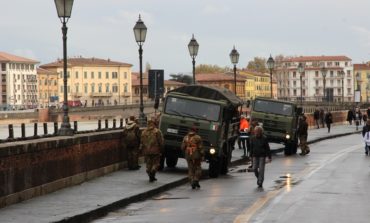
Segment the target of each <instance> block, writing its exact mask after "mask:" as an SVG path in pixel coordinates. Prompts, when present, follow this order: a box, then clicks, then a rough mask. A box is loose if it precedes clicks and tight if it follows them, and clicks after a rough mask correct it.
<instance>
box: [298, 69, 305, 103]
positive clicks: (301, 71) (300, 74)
mask: <svg viewBox="0 0 370 223" xmlns="http://www.w3.org/2000/svg"><path fill="white" fill-rule="evenodd" d="M298 73H299V80H300V86H301V106H302V105H303V93H302V92H303V91H302V75H303V73H304V65H303V63H299V64H298Z"/></svg>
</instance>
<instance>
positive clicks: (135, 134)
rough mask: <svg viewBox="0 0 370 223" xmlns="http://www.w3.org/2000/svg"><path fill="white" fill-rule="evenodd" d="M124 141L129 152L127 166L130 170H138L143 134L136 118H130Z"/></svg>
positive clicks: (124, 133)
mask: <svg viewBox="0 0 370 223" xmlns="http://www.w3.org/2000/svg"><path fill="white" fill-rule="evenodd" d="M122 136H123V138H122V141H123V143H124V147H125V148H126V150H127V166H128V169H129V170H138V169H140V166H139V146H140V137H141V132H140V128H139V126H138V124H137V123H136V122H135V116H130V118H129V120H128V122H127V124H126V126H125V128H124V130H123V135H122Z"/></svg>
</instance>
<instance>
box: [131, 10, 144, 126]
mask: <svg viewBox="0 0 370 223" xmlns="http://www.w3.org/2000/svg"><path fill="white" fill-rule="evenodd" d="M146 31H147V28H146V26H145V24H144V22H143V21H142V20H141V16H140V15H139V20H138V21H137V22H136V24H135V26H134V34H135V40H136V42H137V45H139V60H140V113H139V125H140V127H145V126H146V117H145V114H144V104H143V48H142V46H143V44H144V42H145V37H146Z"/></svg>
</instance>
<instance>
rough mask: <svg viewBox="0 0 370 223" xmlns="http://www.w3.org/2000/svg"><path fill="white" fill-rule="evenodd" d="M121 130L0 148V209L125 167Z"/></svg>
mask: <svg viewBox="0 0 370 223" xmlns="http://www.w3.org/2000/svg"><path fill="white" fill-rule="evenodd" d="M121 132H122V131H121V130H115V131H108V132H100V133H99V132H98V133H88V134H81V135H75V136H73V137H53V138H46V139H37V140H31V141H23V142H16V143H14V142H13V143H5V144H1V145H0V207H3V206H6V205H9V204H13V203H17V202H20V201H23V200H26V199H29V198H32V197H35V196H39V195H43V194H46V193H50V192H53V191H56V190H58V189H61V188H64V187H68V186H72V185H76V184H79V183H82V182H84V181H86V180H89V179H91V178H94V177H98V176H101V175H104V174H107V173H110V172H112V171H116V170H118V169H120V168H122V167H123V166H125V165H126V154H125V151H124V150H123V149H122V147H121V143H122V142H121V137H120V136H121Z"/></svg>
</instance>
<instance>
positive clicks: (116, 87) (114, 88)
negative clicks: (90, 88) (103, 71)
mask: <svg viewBox="0 0 370 223" xmlns="http://www.w3.org/2000/svg"><path fill="white" fill-rule="evenodd" d="M112 92H113V93H117V92H118V86H117V85H113V86H112Z"/></svg>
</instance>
